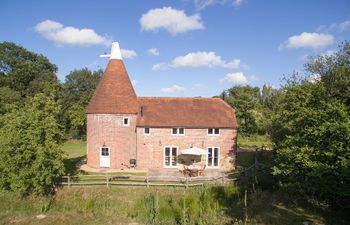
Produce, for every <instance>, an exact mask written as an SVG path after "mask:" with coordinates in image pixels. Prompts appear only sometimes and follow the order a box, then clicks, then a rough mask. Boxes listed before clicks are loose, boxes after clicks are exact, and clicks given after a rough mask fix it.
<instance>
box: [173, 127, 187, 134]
mask: <svg viewBox="0 0 350 225" xmlns="http://www.w3.org/2000/svg"><path fill="white" fill-rule="evenodd" d="M171 134H173V135H185V128H183V127H180V128H179V127H174V128H172V129H171Z"/></svg>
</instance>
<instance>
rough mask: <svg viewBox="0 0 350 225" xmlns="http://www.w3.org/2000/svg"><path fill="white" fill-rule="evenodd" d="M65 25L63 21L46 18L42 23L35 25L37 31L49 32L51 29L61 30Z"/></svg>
mask: <svg viewBox="0 0 350 225" xmlns="http://www.w3.org/2000/svg"><path fill="white" fill-rule="evenodd" d="M62 28H63V25H62V24H61V23H58V22H56V21H52V20H45V21H43V22H41V23H38V24H37V25H36V26H35V30H36V31H37V32H40V33H41V32H49V31H54V30H59V29H62Z"/></svg>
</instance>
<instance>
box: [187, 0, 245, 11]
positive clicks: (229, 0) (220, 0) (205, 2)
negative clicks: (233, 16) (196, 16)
mask: <svg viewBox="0 0 350 225" xmlns="http://www.w3.org/2000/svg"><path fill="white" fill-rule="evenodd" d="M242 3H243V0H194V4H195V6H196V8H197V9H198V10H201V9H204V8H206V7H208V6H211V5H216V4H220V5H225V4H231V5H233V6H235V7H239V6H240V5H241V4H242Z"/></svg>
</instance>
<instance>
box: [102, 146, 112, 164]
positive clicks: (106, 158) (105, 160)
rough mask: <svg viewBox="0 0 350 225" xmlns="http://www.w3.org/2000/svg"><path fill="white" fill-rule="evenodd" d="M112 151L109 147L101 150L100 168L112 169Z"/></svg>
mask: <svg viewBox="0 0 350 225" xmlns="http://www.w3.org/2000/svg"><path fill="white" fill-rule="evenodd" d="M110 164H111V160H110V151H109V148H108V147H101V148H100V167H110Z"/></svg>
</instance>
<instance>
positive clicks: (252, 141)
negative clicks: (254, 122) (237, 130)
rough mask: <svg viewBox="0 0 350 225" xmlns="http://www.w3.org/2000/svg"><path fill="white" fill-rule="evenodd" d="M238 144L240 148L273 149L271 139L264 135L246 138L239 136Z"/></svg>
mask: <svg viewBox="0 0 350 225" xmlns="http://www.w3.org/2000/svg"><path fill="white" fill-rule="evenodd" d="M237 143H238V147H239V148H260V147H262V146H264V147H268V148H271V147H272V143H271V140H270V138H269V137H267V136H264V135H252V136H244V135H240V134H238V137H237Z"/></svg>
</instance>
